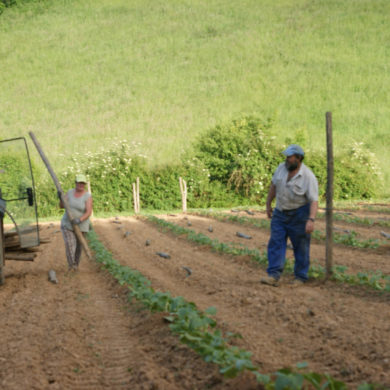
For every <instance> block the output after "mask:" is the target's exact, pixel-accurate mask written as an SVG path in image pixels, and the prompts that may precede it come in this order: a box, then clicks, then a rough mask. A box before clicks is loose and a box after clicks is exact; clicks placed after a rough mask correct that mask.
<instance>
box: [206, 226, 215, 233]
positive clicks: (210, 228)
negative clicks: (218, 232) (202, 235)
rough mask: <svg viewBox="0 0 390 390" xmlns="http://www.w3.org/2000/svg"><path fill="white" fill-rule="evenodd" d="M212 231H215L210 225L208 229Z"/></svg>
mask: <svg viewBox="0 0 390 390" xmlns="http://www.w3.org/2000/svg"><path fill="white" fill-rule="evenodd" d="M207 230H208V231H209V232H210V233H212V232H213V231H214V229H213V227H212V226H211V225H210V226H209V228H208V229H207Z"/></svg>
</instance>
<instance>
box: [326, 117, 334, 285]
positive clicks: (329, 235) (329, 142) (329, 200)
mask: <svg viewBox="0 0 390 390" xmlns="http://www.w3.org/2000/svg"><path fill="white" fill-rule="evenodd" d="M332 138H333V137H332V113H331V112H327V113H326V151H327V183H326V277H325V278H326V280H328V279H329V278H330V276H331V275H332V266H333V139H332Z"/></svg>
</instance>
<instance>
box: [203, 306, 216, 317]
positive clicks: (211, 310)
mask: <svg viewBox="0 0 390 390" xmlns="http://www.w3.org/2000/svg"><path fill="white" fill-rule="evenodd" d="M204 312H205V313H206V314H209V315H211V316H215V315H216V314H217V309H216V308H215V307H214V306H210V307H208V308H207V309H206V310H205V311H204Z"/></svg>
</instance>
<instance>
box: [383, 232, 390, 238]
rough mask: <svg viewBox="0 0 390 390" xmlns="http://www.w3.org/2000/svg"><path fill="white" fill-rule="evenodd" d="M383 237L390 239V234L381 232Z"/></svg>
mask: <svg viewBox="0 0 390 390" xmlns="http://www.w3.org/2000/svg"><path fill="white" fill-rule="evenodd" d="M381 234H382V236H383V237H386V238H388V239H390V234H388V233H386V232H381Z"/></svg>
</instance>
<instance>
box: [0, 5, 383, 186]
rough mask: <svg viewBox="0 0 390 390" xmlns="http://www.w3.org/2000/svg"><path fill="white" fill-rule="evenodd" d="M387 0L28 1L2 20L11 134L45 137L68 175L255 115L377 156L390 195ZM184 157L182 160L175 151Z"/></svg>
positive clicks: (179, 143)
mask: <svg viewBox="0 0 390 390" xmlns="http://www.w3.org/2000/svg"><path fill="white" fill-rule="evenodd" d="M389 14H390V3H389V2H388V1H387V0H359V1H358V0H348V1H347V0H343V1H314V0H311V1H308V0H281V1H278V2H276V3H275V2H273V1H270V0H261V1H258V0H244V1H241V2H235V1H229V0H208V1H204V0H200V1H197V2H191V1H170V2H164V1H150V0H149V1H140V0H132V1H125V0H114V1H107V0H94V1H81V0H80V1H77V0H74V1H66V2H54V1H46V2H38V3H34V2H28V3H26V4H24V5H22V6H19V7H13V8H8V9H6V11H5V12H4V13H3V14H2V15H1V16H0V41H1V45H0V69H1V72H0V85H1V89H0V102H1V106H2V110H1V116H0V138H11V137H15V136H20V135H27V132H28V131H30V130H32V131H34V132H35V134H36V135H37V137H38V138H40V139H41V141H42V145H43V146H44V147H45V148H46V149H47V151H48V154H49V157H51V159H52V160H53V161H55V164H56V165H57V167H58V168H63V167H64V166H65V164H66V162H67V161H68V159H69V157H70V156H72V155H74V153H75V152H78V153H85V152H87V151H94V150H96V149H98V148H99V147H100V146H102V145H108V144H110V143H111V142H113V140H114V138H120V139H128V140H131V141H134V142H139V143H141V145H140V149H141V151H142V152H143V153H145V154H147V155H148V156H149V159H150V161H151V164H153V165H154V164H158V163H160V162H170V161H172V160H173V159H177V156H178V155H180V153H182V151H183V150H185V149H186V148H187V147H189V145H190V142H191V141H192V140H194V138H195V137H196V136H197V135H198V134H199V133H200V132H202V131H203V130H205V129H208V128H210V127H211V126H213V125H215V124H216V123H221V122H224V121H227V120H230V119H232V118H235V117H238V116H239V115H240V114H242V113H249V114H256V115H260V116H263V117H271V118H273V120H274V127H273V128H274V132H275V136H276V137H277V138H278V139H279V140H280V141H281V142H283V141H284V139H285V137H287V136H289V137H294V134H295V132H296V131H300V132H301V133H302V134H304V135H305V137H306V139H307V145H309V146H310V147H311V148H314V149H319V148H324V147H325V112H326V111H332V113H333V124H334V133H335V134H334V140H335V149H336V151H337V150H339V149H341V148H343V146H344V145H346V144H349V143H351V142H352V141H354V140H355V141H359V142H365V143H366V144H367V146H368V147H369V149H370V150H371V151H373V152H375V153H376V155H377V157H378V159H379V160H380V162H381V167H382V170H383V172H384V178H385V183H386V185H385V187H387V188H389V186H388V184H390V168H389V167H388V164H387V160H388V145H389V144H390V132H389V128H390V105H389V92H388V91H389V87H390V74H389V72H388V63H389V54H390V53H389V51H390V49H389V46H388V42H389V41H390V29H389V27H388V15H389ZM172 151H174V152H173V153H172Z"/></svg>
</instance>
